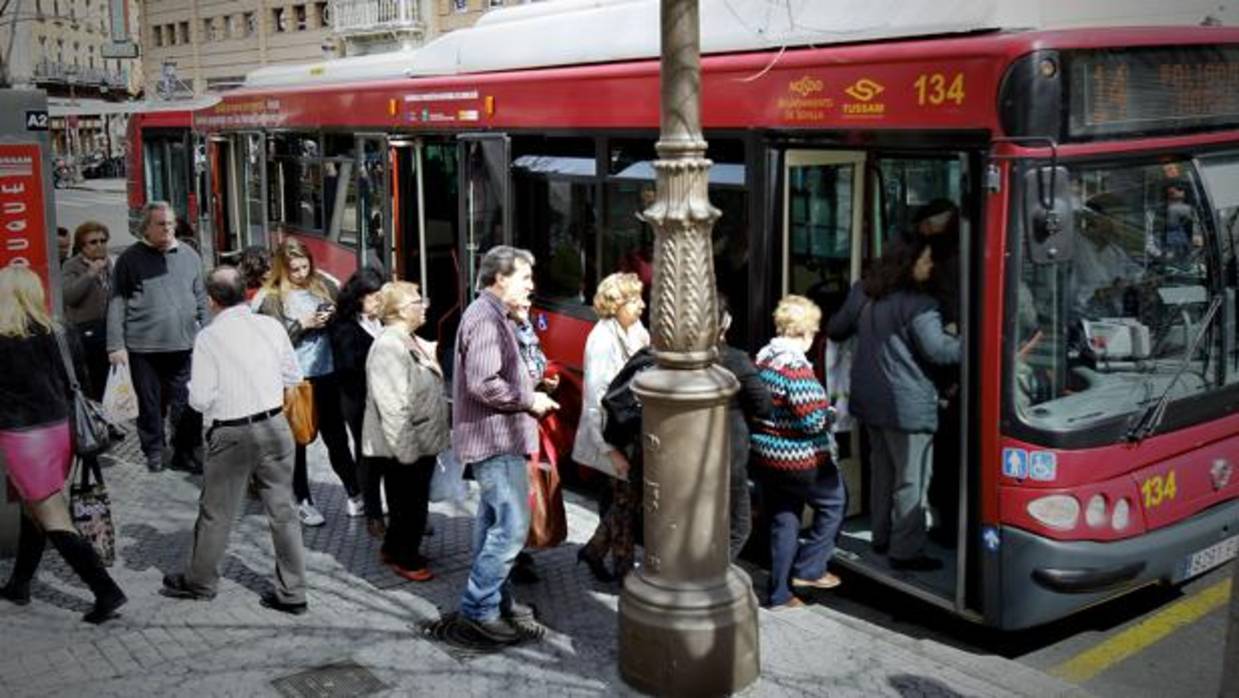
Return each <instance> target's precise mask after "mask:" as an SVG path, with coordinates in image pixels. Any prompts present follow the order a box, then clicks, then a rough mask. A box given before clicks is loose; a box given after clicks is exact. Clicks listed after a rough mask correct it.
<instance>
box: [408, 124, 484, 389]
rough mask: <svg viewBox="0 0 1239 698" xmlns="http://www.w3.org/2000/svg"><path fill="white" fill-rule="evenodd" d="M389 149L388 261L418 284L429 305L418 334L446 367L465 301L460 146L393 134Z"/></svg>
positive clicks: (453, 140)
mask: <svg viewBox="0 0 1239 698" xmlns="http://www.w3.org/2000/svg"><path fill="white" fill-rule="evenodd" d="M390 147H391V152H392V155H391V166H390V179H391V192H392V194H391V201H392V211H391V221H392V228H391V233H392V238H393V240H394V242H393V245H394V255H393V261H392V265H393V268H394V270H395V273H396V276H397V277H399V278H401V279H406V280H408V281H413V282H415V283H417V284H418V285H419V286H420V287H421V291H422V297H423V298H425V299H426V300H427V302H428V303H429V305H428V306H427V308H426V325H425V328H424V329H423V330H421V332H420V334H421V335H422V336H424V337H426V338H428V339H433V340H438V341H439V352H440V354H439V358H440V360H441V363H442V365H443V366H445V367H450V366H451V353H450V352H449V351H448V350H449V348H450V346H451V345H452V342H453V339H454V338H455V336H456V327H457V324H458V323H459V319H460V313H461V311H462V310H463V308H464V305H465V304H466V303H467V302H468V298H467V297H466V296H465V295H464V288H465V284H464V281H463V275H462V273H461V270H462V269H463V267H462V266H461V265H460V264H459V257H460V237H459V235H458V233H457V231H458V230H459V229H460V222H461V221H460V219H459V218H458V216H459V200H460V166H459V154H460V144H459V143H458V142H457V140H456V138H455V137H446V136H444V137H434V136H424V137H419V138H401V137H398V136H393V137H392V138H391V140H390ZM449 370H450V369H449Z"/></svg>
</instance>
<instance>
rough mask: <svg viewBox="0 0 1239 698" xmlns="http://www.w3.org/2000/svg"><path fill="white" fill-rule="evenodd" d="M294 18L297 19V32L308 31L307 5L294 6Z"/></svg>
mask: <svg viewBox="0 0 1239 698" xmlns="http://www.w3.org/2000/svg"><path fill="white" fill-rule="evenodd" d="M293 16H294V17H296V19H297V31H299V32H303V31H305V30H306V23H305V22H306V16H305V5H293Z"/></svg>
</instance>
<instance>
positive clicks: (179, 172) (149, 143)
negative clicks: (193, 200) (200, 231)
mask: <svg viewBox="0 0 1239 698" xmlns="http://www.w3.org/2000/svg"><path fill="white" fill-rule="evenodd" d="M192 173H193V154H192V152H191V150H190V132H189V130H188V129H182V128H175V129H172V128H168V129H158V128H156V129H147V130H146V131H144V132H143V134H142V180H143V181H142V189H143V193H144V194H145V195H146V198H145V200H146V202H147V203H150V202H152V201H167V202H168V203H170V204H172V210H173V211H175V212H176V215H178V216H192V215H193V212H192V211H190V196H189V195H190V188H189V184H190V181H191V179H190V178H191V176H192ZM190 220H192V218H191V219H190Z"/></svg>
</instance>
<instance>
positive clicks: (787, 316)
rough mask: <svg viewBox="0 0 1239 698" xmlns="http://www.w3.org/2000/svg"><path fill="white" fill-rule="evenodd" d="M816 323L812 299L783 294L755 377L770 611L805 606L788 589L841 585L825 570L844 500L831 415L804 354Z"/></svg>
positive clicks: (756, 460) (756, 462) (756, 457)
mask: <svg viewBox="0 0 1239 698" xmlns="http://www.w3.org/2000/svg"><path fill="white" fill-rule="evenodd" d="M821 322H822V311H821V310H820V309H819V308H818V307H817V305H816V304H815V303H814V302H813V301H811V300H809V299H808V298H804V297H803V296H787V297H785V298H783V300H781V301H779V305H778V306H777V307H776V308H775V310H774V325H775V330H776V332H777V333H778V336H777V337H775V338H774V339H772V340H770V343H769V344H767V345H766V346H765V347H764V348H763V349H762V350H761V351H760V352H758V354H757V375H758V377H759V378H760V379H761V381H762V382H763V383H765V385H766V388H767V389H769V391H770V398H771V405H772V409H771V411H770V414H769V415H768V416H766V417H765V418H762V419H758V420H756V421H755V422H754V424H753V435H752V443H753V452H752V464H753V466H754V468H753V470H754V473H755V474H756V475H757V479H758V481H759V482H760V483H761V488H762V501H763V502H764V503H765V509H766V516H767V519H768V520H769V521H770V586H769V592H770V602H769V603H770V607H771V608H775V609H780V608H796V607H799V606H803V605H804V602H803V601H801V600H800V599H798V598H796V596H794V595H793V594H792V588H793V587H804V588H816V589H833V588H835V587H837V586H839V584H840V581H839V578H838V577H836V576H835V575H833V574H831V573H830V572H828V571H827V570H826V563H827V562H828V561H829V560H830V557H831V555H833V554H834V551H835V538H836V537H837V536H838V535H839V525H840V524H841V523H842V522H843V510H844V502H845V500H846V494H845V491H844V487H843V480H842V478H840V477H839V468H838V467H837V465H836V463H835V458H834V454H835V442H834V437H833V436H832V434H831V425H832V424H833V423H834V411H833V410H831V408H830V402H829V400H828V399H827V397H826V390H825V389H824V388H823V387H822V384H821V383H819V382H818V381H817V377H816V376H815V375H814V373H813V365H812V364H811V363H809V360H808V358H807V357H806V356H805V352H806V351H808V350H809V347H810V346H812V344H813V338H814V336H815V335H816V334H817V330H818V327H819V325H821ZM806 504H807V505H808V506H809V507H810V508H812V509H813V526H812V530H811V531H810V533H809V536H808V538H806V539H805V541H804V542H803V543H800V542H799V533H800V514H801V512H802V511H803V510H804V507H805V505H806Z"/></svg>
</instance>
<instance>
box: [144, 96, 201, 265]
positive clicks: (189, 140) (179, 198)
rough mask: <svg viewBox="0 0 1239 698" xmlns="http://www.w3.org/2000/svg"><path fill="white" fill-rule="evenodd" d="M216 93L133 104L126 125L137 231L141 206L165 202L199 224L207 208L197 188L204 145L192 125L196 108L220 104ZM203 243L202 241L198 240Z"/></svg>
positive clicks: (199, 183)
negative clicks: (210, 95) (181, 99)
mask: <svg viewBox="0 0 1239 698" xmlns="http://www.w3.org/2000/svg"><path fill="white" fill-rule="evenodd" d="M218 101H219V99H218V98H217V97H207V98H203V99H197V100H184V101H163V100H159V101H147V102H142V103H140V104H137V105H135V109H134V110H133V111H132V112H131V113H130V114H129V125H128V128H127V129H126V136H127V138H126V141H127V143H128V152H127V153H126V156H127V158H128V162H127V163H126V165H127V168H126V169H127V175H126V187H125V188H126V190H127V196H128V203H129V228H130V230H131V231H132V232H133V233H134V234H135V235H136V234H138V233H139V232H140V231H139V230H138V229H137V226H138V221H139V219H140V218H141V216H142V208H143V207H144V206H146V204H148V203H150V202H152V201H167V202H168V203H170V204H172V208H173V209H174V210H175V211H176V213H177V215H178V216H180V217H182V218H183V219H184V220H186V221H189V222H190V223H191V225H200V223H199V217H200V216H201V215H202V213H204V211H203V208H202V197H201V195H200V193H199V187H200V186H201V183H202V180H203V177H202V174H203V173H202V172H201V171H200V169H201V168H200V167H198V166H199V165H200V164H201V163H202V161H203V158H202V155H201V149H200V145H199V143H198V142H197V139H196V138H195V136H194V134H193V131H192V129H191V125H192V116H191V115H192V113H193V111H194V110H195V109H202V108H205V107H209V106H211V105H213V104H215V103H217V102H218ZM199 242H200V243H201V240H199Z"/></svg>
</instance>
